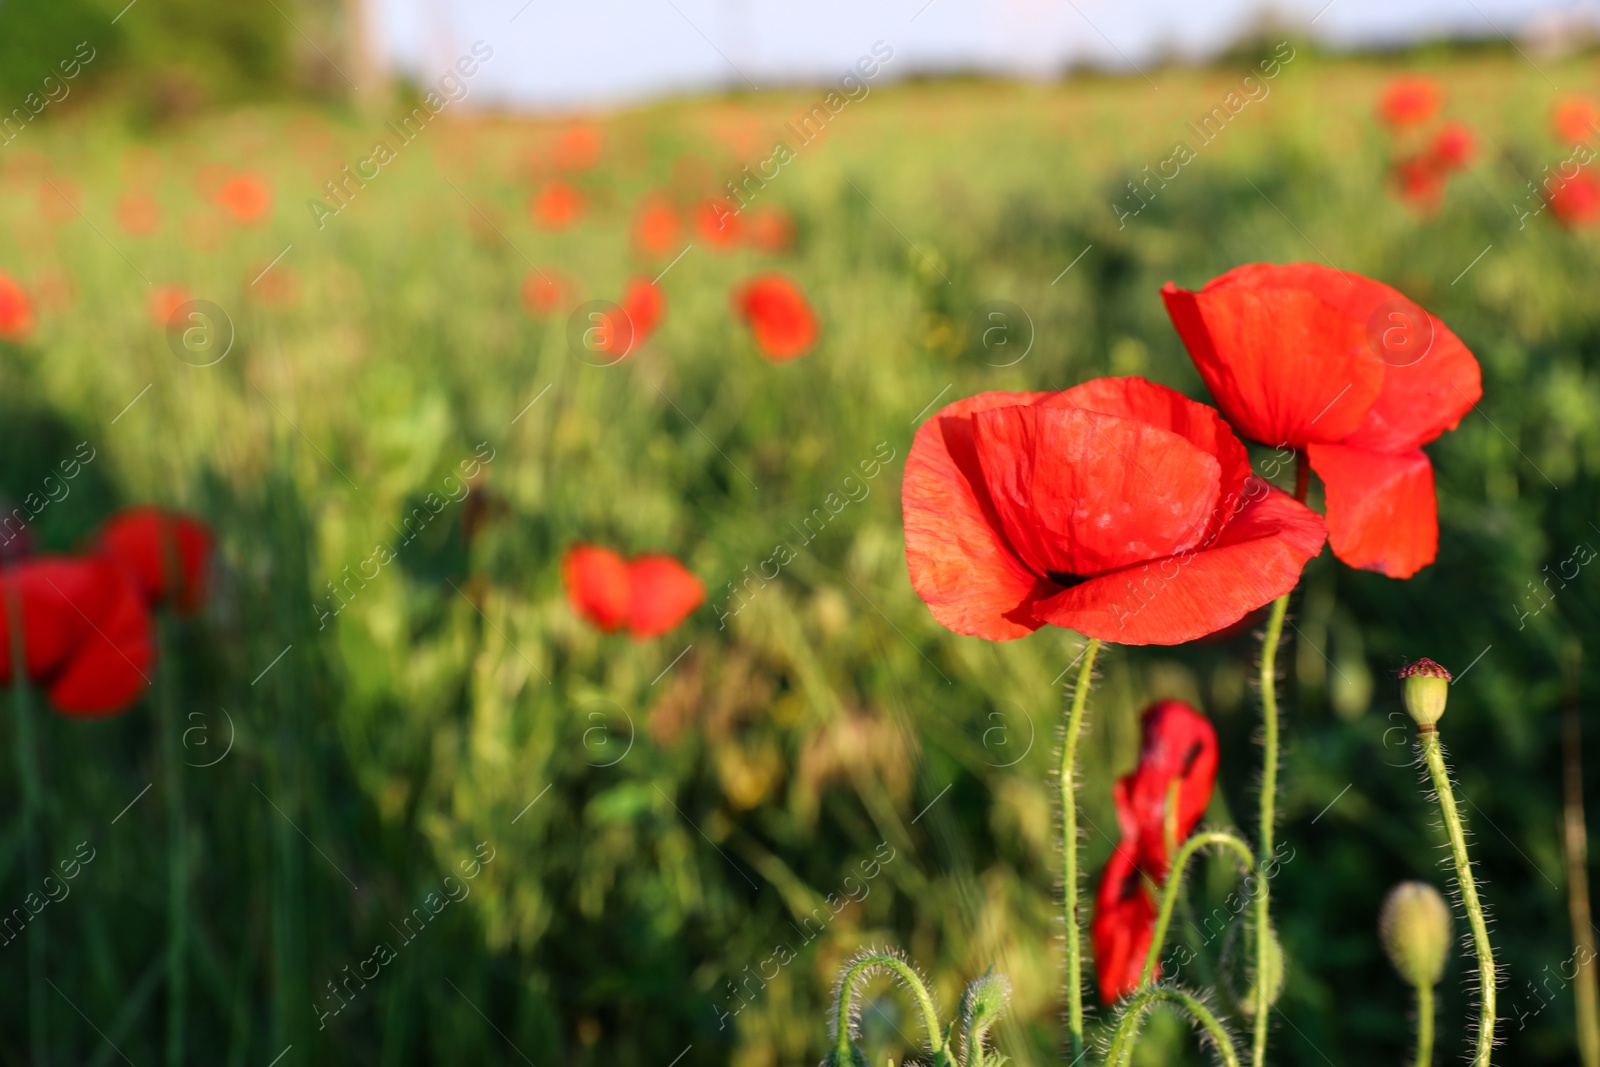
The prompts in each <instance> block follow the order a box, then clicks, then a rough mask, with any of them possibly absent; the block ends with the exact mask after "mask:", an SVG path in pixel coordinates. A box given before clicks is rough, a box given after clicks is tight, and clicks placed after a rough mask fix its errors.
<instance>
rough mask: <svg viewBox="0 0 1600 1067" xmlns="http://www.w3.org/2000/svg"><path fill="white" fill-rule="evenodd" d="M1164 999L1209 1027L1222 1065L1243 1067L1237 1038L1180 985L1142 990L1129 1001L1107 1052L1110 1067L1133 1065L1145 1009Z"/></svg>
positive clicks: (1207, 1029) (1206, 1027)
mask: <svg viewBox="0 0 1600 1067" xmlns="http://www.w3.org/2000/svg"><path fill="white" fill-rule="evenodd" d="M1160 1000H1168V1001H1172V1002H1173V1003H1174V1004H1177V1005H1178V1006H1179V1007H1180V1008H1182V1009H1183V1010H1184V1011H1186V1012H1188V1013H1189V1014H1190V1015H1191V1016H1192V1017H1193V1018H1194V1020H1195V1022H1197V1023H1199V1024H1200V1025H1201V1026H1203V1027H1205V1029H1206V1032H1207V1033H1208V1034H1210V1035H1211V1040H1212V1041H1213V1042H1214V1043H1215V1044H1216V1046H1217V1052H1218V1054H1219V1055H1220V1056H1221V1057H1222V1062H1223V1063H1224V1064H1226V1065H1227V1067H1239V1053H1238V1051H1237V1050H1236V1049H1235V1048H1234V1047H1233V1038H1231V1037H1229V1036H1228V1031H1227V1030H1226V1029H1224V1028H1223V1025H1222V1023H1220V1022H1218V1021H1217V1017H1216V1016H1215V1015H1213V1014H1212V1013H1211V1009H1210V1008H1207V1007H1206V1006H1205V1005H1204V1004H1203V1003H1201V1002H1200V1000H1199V999H1198V998H1197V997H1195V996H1193V995H1192V994H1189V993H1186V992H1184V991H1183V990H1181V989H1179V988H1177V987H1176V986H1163V985H1158V986H1151V987H1149V988H1148V989H1141V990H1139V992H1137V993H1135V994H1133V996H1131V997H1129V998H1128V1001H1127V1005H1126V1007H1125V1008H1124V1009H1123V1012H1122V1018H1120V1019H1118V1020H1117V1028H1116V1030H1114V1031H1113V1032H1112V1034H1111V1044H1110V1045H1109V1046H1108V1047H1107V1049H1106V1064H1107V1067H1124V1065H1126V1064H1128V1063H1131V1062H1132V1060H1133V1050H1134V1047H1135V1046H1136V1045H1137V1044H1138V1042H1139V1027H1140V1025H1142V1023H1143V1022H1144V1015H1145V1009H1146V1008H1148V1007H1149V1006H1150V1005H1151V1004H1153V1003H1155V1002H1156V1001H1160Z"/></svg>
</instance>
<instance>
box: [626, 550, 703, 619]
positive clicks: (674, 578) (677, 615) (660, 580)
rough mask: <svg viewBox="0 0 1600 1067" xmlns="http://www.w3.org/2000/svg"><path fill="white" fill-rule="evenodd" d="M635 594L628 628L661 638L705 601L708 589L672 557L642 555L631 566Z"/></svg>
mask: <svg viewBox="0 0 1600 1067" xmlns="http://www.w3.org/2000/svg"><path fill="white" fill-rule="evenodd" d="M628 583H629V585H630V587H631V595H630V597H629V602H628V629H629V630H630V631H632V633H633V636H635V637H659V636H660V635H661V634H664V633H666V632H667V631H668V630H671V629H673V628H674V627H676V626H677V625H678V624H679V623H680V622H682V621H683V620H684V619H686V618H688V616H689V613H690V612H691V611H693V610H694V609H695V608H697V607H699V606H700V605H701V603H703V602H704V601H705V598H706V592H705V588H704V587H703V586H702V585H701V584H700V579H698V578H696V577H695V576H694V575H693V574H692V573H690V571H689V569H688V568H687V567H685V566H684V565H683V564H681V563H679V562H678V561H677V560H675V559H673V558H672V557H671V556H640V557H638V558H637V559H635V560H634V561H633V562H632V563H630V564H628Z"/></svg>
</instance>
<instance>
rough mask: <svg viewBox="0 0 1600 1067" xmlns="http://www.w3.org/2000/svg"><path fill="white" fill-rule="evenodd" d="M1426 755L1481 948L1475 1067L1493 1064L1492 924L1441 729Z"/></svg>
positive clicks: (1427, 742)
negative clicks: (1480, 894) (1470, 851)
mask: <svg viewBox="0 0 1600 1067" xmlns="http://www.w3.org/2000/svg"><path fill="white" fill-rule="evenodd" d="M1419 741H1420V743H1421V745H1422V758H1423V759H1424V760H1425V761H1427V764H1428V771H1429V773H1430V774H1431V775H1432V776H1433V789H1434V792H1435V793H1437V794H1438V795H1439V812H1440V814H1441V815H1443V816H1444V828H1445V833H1446V834H1448V835H1449V837H1450V853H1451V855H1452V857H1453V858H1454V859H1455V863H1456V881H1457V882H1459V883H1460V885H1461V903H1462V905H1463V906H1464V907H1465V908H1466V909H1467V923H1468V925H1470V926H1471V927H1472V942H1473V945H1474V946H1475V947H1476V948H1477V950H1478V983H1479V988H1480V992H1481V994H1482V1002H1481V1005H1480V1010H1479V1014H1478V1049H1477V1053H1476V1054H1475V1055H1474V1056H1473V1060H1472V1062H1473V1064H1474V1065H1475V1067H1489V1055H1490V1053H1492V1052H1493V1051H1494V1015H1495V981H1496V972H1495V968H1494V950H1493V949H1491V948H1490V947H1489V927H1488V925H1487V924H1486V923H1485V922H1484V919H1483V905H1482V904H1480V903H1479V902H1478V883H1477V880H1476V879H1475V878H1474V877H1473V876H1472V860H1471V859H1470V858H1468V856H1467V835H1466V831H1465V830H1463V829H1462V825H1461V813H1460V812H1459V811H1458V810H1456V796H1455V793H1454V792H1453V791H1452V790H1451V788H1450V770H1449V768H1448V767H1446V766H1445V763H1444V748H1443V746H1441V745H1440V743H1439V732H1438V731H1437V730H1428V731H1426V732H1424V733H1422V735H1421V737H1420V738H1419Z"/></svg>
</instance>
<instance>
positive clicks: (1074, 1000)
mask: <svg viewBox="0 0 1600 1067" xmlns="http://www.w3.org/2000/svg"><path fill="white" fill-rule="evenodd" d="M1099 652H1100V641H1099V639H1098V638H1091V639H1090V640H1089V643H1088V644H1087V645H1085V646H1084V647H1083V657H1082V658H1083V666H1082V667H1079V668H1078V682H1077V684H1076V685H1075V686H1073V689H1072V709H1071V710H1070V711H1069V712H1068V713H1067V738H1066V742H1065V743H1064V744H1063V745H1062V746H1061V851H1062V867H1063V876H1064V877H1063V889H1062V897H1063V902H1062V903H1063V909H1064V911H1065V913H1066V920H1067V1031H1068V1033H1069V1034H1070V1036H1071V1040H1072V1057H1073V1060H1074V1062H1076V1061H1077V1060H1079V1059H1081V1058H1082V1057H1083V946H1082V944H1081V943H1080V936H1081V935H1080V931H1079V928H1078V797H1077V790H1078V781H1077V776H1078V734H1079V733H1080V732H1081V731H1082V729H1083V706H1084V705H1085V704H1086V703H1088V700H1089V684H1090V678H1091V677H1092V672H1093V670H1094V659H1095V656H1096V655H1098V654H1099Z"/></svg>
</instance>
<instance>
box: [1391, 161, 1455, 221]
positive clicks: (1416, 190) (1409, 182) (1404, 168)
mask: <svg viewBox="0 0 1600 1067" xmlns="http://www.w3.org/2000/svg"><path fill="white" fill-rule="evenodd" d="M1445 180H1446V174H1445V171H1444V169H1443V168H1441V167H1440V166H1439V165H1438V163H1437V162H1435V160H1434V159H1433V157H1432V156H1430V155H1428V154H1426V153H1424V154H1423V155H1418V156H1407V157H1406V158H1405V159H1402V160H1400V161H1399V162H1398V163H1396V164H1395V165H1394V181H1395V184H1396V185H1397V186H1398V187H1399V190H1400V197H1401V199H1403V200H1404V201H1405V202H1406V203H1408V204H1410V205H1411V206H1412V207H1414V208H1416V209H1417V210H1418V211H1419V212H1421V213H1422V214H1424V215H1431V214H1432V213H1433V212H1435V211H1437V210H1439V205H1440V203H1441V202H1443V200H1444V186H1445Z"/></svg>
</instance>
